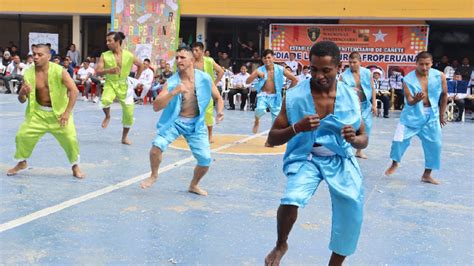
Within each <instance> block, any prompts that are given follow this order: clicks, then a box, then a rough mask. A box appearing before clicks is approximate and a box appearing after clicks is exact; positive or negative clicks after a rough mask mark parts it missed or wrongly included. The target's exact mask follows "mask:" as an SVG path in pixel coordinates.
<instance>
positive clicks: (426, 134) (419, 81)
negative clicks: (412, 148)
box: [385, 52, 448, 185]
mask: <svg viewBox="0 0 474 266" xmlns="http://www.w3.org/2000/svg"><path fill="white" fill-rule="evenodd" d="M432 65H433V57H432V56H431V54H430V53H428V52H421V53H419V54H418V55H417V57H416V69H415V70H413V71H412V72H410V73H408V75H407V76H406V77H405V78H404V79H403V83H404V85H403V86H404V90H405V106H404V107H403V110H402V113H401V115H400V122H399V123H398V126H397V130H396V131H395V137H394V138H393V141H392V150H391V151H390V158H391V159H392V165H391V166H390V167H389V168H388V169H387V171H385V174H386V175H391V174H393V173H394V172H395V171H396V170H397V168H398V164H399V163H400V162H401V160H402V157H403V154H404V153H405V151H406V150H407V148H408V146H409V145H410V140H411V138H412V137H413V136H415V135H416V136H418V138H420V140H421V145H422V146H423V152H424V154H425V171H424V173H423V175H422V176H421V181H422V182H426V183H431V184H436V185H437V184H439V182H438V181H437V180H436V179H434V178H433V177H431V170H433V169H439V168H440V166H441V127H443V126H444V125H446V121H445V120H444V111H445V110H446V105H447V99H448V86H447V83H446V77H445V76H444V74H443V73H441V72H439V71H438V70H436V69H433V68H431V66H432ZM440 98H441V100H440ZM438 103H439V107H438Z"/></svg>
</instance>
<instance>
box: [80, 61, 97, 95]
mask: <svg viewBox="0 0 474 266" xmlns="http://www.w3.org/2000/svg"><path fill="white" fill-rule="evenodd" d="M89 64H90V61H89V60H88V59H86V60H85V61H84V62H83V63H82V67H81V68H80V69H79V70H78V71H77V74H76V80H75V82H76V85H83V86H84V92H83V94H82V100H83V101H86V102H87V101H88V99H87V95H88V94H89V92H90V89H91V85H92V83H91V82H92V81H91V79H90V78H91V76H92V75H94V73H95V71H94V69H93V68H92V67H90V65H89Z"/></svg>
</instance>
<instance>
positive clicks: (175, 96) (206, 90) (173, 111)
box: [141, 47, 224, 196]
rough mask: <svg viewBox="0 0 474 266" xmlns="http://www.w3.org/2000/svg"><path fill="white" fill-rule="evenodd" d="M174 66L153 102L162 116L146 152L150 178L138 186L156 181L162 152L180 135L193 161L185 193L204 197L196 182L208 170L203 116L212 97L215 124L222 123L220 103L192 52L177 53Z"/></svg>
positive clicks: (208, 78)
mask: <svg viewBox="0 0 474 266" xmlns="http://www.w3.org/2000/svg"><path fill="white" fill-rule="evenodd" d="M176 63H177V69H178V71H177V72H176V73H175V74H174V75H173V76H171V77H170V78H169V79H168V80H167V82H166V84H165V85H164V86H163V90H162V91H161V93H160V94H159V95H158V97H157V98H156V100H155V101H154V102H153V110H155V112H158V111H160V110H163V113H162V115H161V117H160V121H159V122H158V125H157V127H158V133H157V135H156V138H155V139H154V140H153V142H152V145H153V146H152V148H151V150H150V165H151V175H150V177H148V178H147V179H145V180H143V181H142V182H141V187H142V188H149V187H150V186H152V185H153V184H154V183H155V182H156V180H157V179H158V168H159V166H160V163H161V161H162V158H163V152H164V151H165V150H166V148H167V147H168V145H169V144H170V143H172V142H173V141H174V140H175V139H176V138H177V137H179V136H180V135H183V136H184V138H185V139H186V141H187V142H188V145H189V147H190V149H191V151H192V153H193V156H194V158H196V160H197V165H196V167H195V168H194V176H193V179H192V181H191V184H190V185H189V189H188V190H189V192H192V193H196V194H198V195H203V196H205V195H207V192H206V191H205V190H203V189H201V188H200V187H199V181H201V179H202V177H203V176H204V175H205V174H206V173H207V171H208V170H209V165H210V164H211V148H210V144H209V140H208V135H207V130H206V127H205V124H204V115H205V111H206V108H207V106H208V105H209V101H210V100H211V98H213V99H214V101H215V103H216V106H217V122H220V121H222V120H223V119H224V113H223V109H224V101H223V100H222V98H221V96H220V94H219V91H218V90H217V87H216V86H215V85H214V83H213V82H212V79H211V77H210V76H209V75H208V74H206V73H204V72H202V71H200V70H198V69H195V68H194V58H193V53H192V51H191V50H190V49H189V48H186V47H182V48H179V49H178V50H177V54H176Z"/></svg>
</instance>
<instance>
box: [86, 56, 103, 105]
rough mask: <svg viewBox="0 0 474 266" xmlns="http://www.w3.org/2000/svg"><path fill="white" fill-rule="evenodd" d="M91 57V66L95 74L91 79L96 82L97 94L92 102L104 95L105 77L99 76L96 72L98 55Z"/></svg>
mask: <svg viewBox="0 0 474 266" xmlns="http://www.w3.org/2000/svg"><path fill="white" fill-rule="evenodd" d="M90 58H91V59H90V60H89V61H90V63H89V67H91V68H93V69H94V74H93V75H92V76H91V81H92V83H94V84H95V96H94V98H93V99H92V102H93V103H97V102H98V101H99V97H101V96H102V81H103V80H104V77H103V76H98V75H96V73H95V67H96V61H97V57H94V56H91V57H90Z"/></svg>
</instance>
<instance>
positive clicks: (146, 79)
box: [133, 58, 154, 104]
mask: <svg viewBox="0 0 474 266" xmlns="http://www.w3.org/2000/svg"><path fill="white" fill-rule="evenodd" d="M143 67H144V70H143V71H142V73H141V75H140V78H138V85H137V86H136V87H135V90H134V95H133V96H134V98H135V103H138V104H143V100H144V99H145V97H146V96H147V94H148V91H149V90H150V88H151V85H152V83H153V79H154V75H153V70H151V69H150V59H148V58H146V59H145V60H143ZM139 91H141V94H140V96H138V95H137V92H139Z"/></svg>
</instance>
